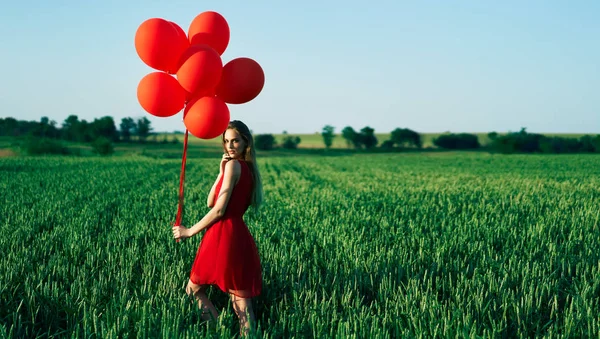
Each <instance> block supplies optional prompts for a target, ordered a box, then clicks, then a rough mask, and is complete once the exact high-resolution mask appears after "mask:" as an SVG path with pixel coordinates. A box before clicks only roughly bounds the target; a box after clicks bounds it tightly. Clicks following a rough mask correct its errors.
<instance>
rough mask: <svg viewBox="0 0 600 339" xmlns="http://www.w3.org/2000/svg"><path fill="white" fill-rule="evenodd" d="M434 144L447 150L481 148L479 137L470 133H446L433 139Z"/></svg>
mask: <svg viewBox="0 0 600 339" xmlns="http://www.w3.org/2000/svg"><path fill="white" fill-rule="evenodd" d="M433 144H434V145H436V146H437V147H440V148H446V149H475V148H479V147H480V145H479V139H478V138H477V135H475V134H469V133H458V134H454V133H445V134H442V135H440V136H438V137H437V138H435V139H433Z"/></svg>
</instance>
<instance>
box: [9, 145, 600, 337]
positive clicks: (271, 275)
mask: <svg viewBox="0 0 600 339" xmlns="http://www.w3.org/2000/svg"><path fill="white" fill-rule="evenodd" d="M173 152H174V153H175V151H173ZM178 154H180V152H179V153H178ZM198 154H206V153H202V152H199V153H198ZM217 155H218V154H217ZM218 160H219V159H218V158H204V157H199V156H195V155H194V156H190V158H189V160H188V161H189V162H188V167H187V173H186V197H185V199H186V200H185V201H186V207H185V212H186V214H185V216H184V224H187V225H191V224H192V223H194V222H196V221H198V220H199V219H200V218H201V217H202V216H203V215H204V213H205V212H207V208H206V207H205V201H206V194H207V193H208V191H209V189H210V186H211V185H212V183H213V181H214V178H215V175H216V171H218V162H219V161H218ZM260 168H261V170H262V175H263V180H264V188H265V194H266V203H265V205H264V206H263V208H262V209H261V210H260V211H259V212H258V213H254V212H252V211H249V212H248V213H247V214H246V222H247V223H248V225H249V227H250V230H251V232H252V233H253V235H254V236H255V238H256V241H257V245H258V248H259V252H260V255H261V259H262V263H263V270H264V290H263V294H262V295H261V296H259V297H258V298H256V299H255V301H254V303H255V312H256V316H257V319H258V321H259V337H263V338H281V337H286V338H287V337H293V336H296V337H325V338H329V337H356V338H398V337H417V338H418V337H425V338H430V337H480V336H483V337H542V336H543V337H597V336H598V333H600V319H599V317H598V315H599V314H600V301H599V300H600V279H598V277H599V276H600V252H599V251H598V249H599V248H600V236H599V235H600V234H599V232H600V229H599V226H600V225H599V221H600V212H599V211H600V209H599V208H598V206H599V205H598V202H599V201H600V190H599V189H598V188H599V187H600V156H599V155H509V156H503V155H493V154H487V153H467V152H462V153H460V152H445V153H420V154H419V153H404V154H402V153H400V154H371V155H364V154H356V155H347V156H343V155H341V156H328V157H326V156H322V157H319V156H303V155H297V156H276V155H272V156H270V157H262V158H260ZM179 170H180V159H160V158H159V159H153V158H150V157H145V156H132V157H112V158H96V157H79V158H77V157H74V158H66V157H18V156H17V157H4V158H0V187H1V189H2V190H1V192H2V193H1V194H2V205H1V207H0V220H1V223H0V252H1V253H2V255H1V256H0V267H2V270H0V282H1V284H0V336H3V337H6V336H8V337H28V338H35V337H85V338H87V337H100V338H114V337H125V338H129V337H136V338H144V337H168V338H197V337H214V336H221V337H233V336H234V335H235V334H236V333H237V318H236V317H235V315H234V313H233V310H232V308H231V306H230V302H229V301H228V299H227V297H226V296H225V295H224V294H222V293H220V292H218V291H215V290H214V289H213V290H211V292H210V297H211V298H212V299H213V300H214V302H215V304H216V306H217V308H219V309H222V310H223V313H222V314H221V316H220V317H219V319H218V323H217V324H216V326H209V325H207V324H204V323H201V321H200V320H199V318H200V315H199V312H197V311H196V310H195V308H194V306H193V305H192V304H191V303H190V302H189V300H188V299H186V297H185V294H184V286H185V283H186V282H187V278H188V272H189V269H190V266H191V264H192V261H193V259H194V255H195V252H196V249H197V247H198V244H199V242H200V241H201V236H198V237H196V238H192V239H189V240H186V241H184V242H181V243H176V242H175V241H174V240H173V239H172V234H171V224H172V222H173V221H174V219H175V213H176V209H177V188H178V184H179Z"/></svg>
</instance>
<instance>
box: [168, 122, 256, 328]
mask: <svg viewBox="0 0 600 339" xmlns="http://www.w3.org/2000/svg"><path fill="white" fill-rule="evenodd" d="M222 139H223V148H224V150H225V155H223V159H222V160H221V164H220V170H219V175H218V177H217V180H216V181H215V183H214V185H213V186H212V188H211V190H210V193H209V194H208V201H207V204H208V207H209V208H211V210H210V211H209V212H208V213H207V214H206V215H205V216H204V218H202V220H200V221H199V222H198V223H197V224H195V225H194V226H192V227H190V228H186V227H183V226H174V227H173V236H174V237H175V239H180V238H181V239H183V238H189V237H191V236H193V235H195V234H198V233H199V232H200V231H202V230H204V229H207V231H206V233H205V234H204V237H203V238H202V241H201V243H200V247H199V248H198V252H197V253H196V258H195V260H194V263H193V265H192V269H191V273H190V279H189V281H188V284H187V287H186V293H188V294H189V295H190V296H193V297H194V298H195V299H196V300H197V301H198V306H199V307H200V309H201V310H202V318H203V319H205V320H210V319H211V316H212V319H216V318H217V317H218V312H217V310H216V309H215V306H214V305H213V304H212V302H211V301H210V300H209V299H208V298H207V296H206V288H207V287H208V286H209V285H216V286H217V287H219V289H221V290H222V291H223V292H225V293H228V294H230V296H231V301H232V303H233V309H234V310H235V313H236V314H237V316H238V318H239V321H240V334H242V335H244V334H246V333H248V331H249V330H250V329H251V327H253V326H254V322H255V318H254V312H253V310H252V302H251V298H253V297H255V296H257V295H259V294H260V292H261V290H262V268H261V264H260V258H259V255H258V250H257V248H256V244H255V242H254V238H253V237H252V235H251V234H250V232H249V230H248V227H247V225H246V223H245V222H244V220H243V219H242V217H243V215H244V213H245V212H246V210H247V209H248V207H250V206H253V207H254V208H258V207H259V205H260V204H261V202H262V183H261V178H260V173H259V171H258V167H257V165H256V154H255V151H254V141H253V138H252V135H251V133H250V130H249V129H248V127H247V126H246V125H245V124H244V123H242V122H241V121H237V120H235V121H231V122H230V123H229V125H228V126H227V129H226V130H225V132H224V133H223V135H222Z"/></svg>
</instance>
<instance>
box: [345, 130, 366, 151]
mask: <svg viewBox="0 0 600 339" xmlns="http://www.w3.org/2000/svg"><path fill="white" fill-rule="evenodd" d="M342 138H344V140H346V145H347V146H348V148H350V147H351V146H353V147H354V148H360V147H361V145H362V142H361V140H360V139H361V138H360V134H359V133H356V131H355V130H354V128H352V127H350V126H346V127H344V129H343V130H342Z"/></svg>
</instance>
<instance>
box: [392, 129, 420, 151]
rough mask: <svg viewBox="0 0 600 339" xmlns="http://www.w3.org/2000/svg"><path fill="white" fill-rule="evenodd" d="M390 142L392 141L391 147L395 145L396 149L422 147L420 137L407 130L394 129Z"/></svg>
mask: <svg viewBox="0 0 600 339" xmlns="http://www.w3.org/2000/svg"><path fill="white" fill-rule="evenodd" d="M390 140H391V141H392V143H393V145H397V146H398V147H404V146H414V147H417V148H421V147H422V143H421V135H420V134H419V133H417V132H415V131H413V130H411V129H408V128H396V129H395V130H393V131H392V133H391V135H390Z"/></svg>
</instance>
